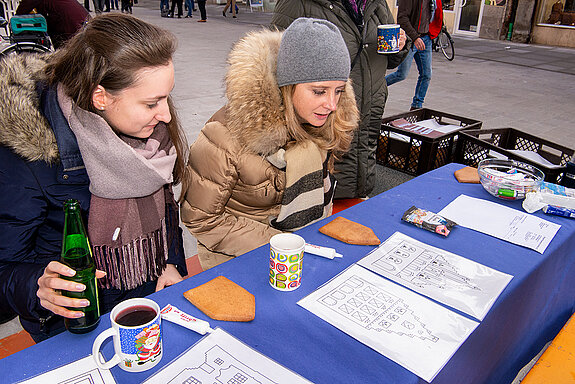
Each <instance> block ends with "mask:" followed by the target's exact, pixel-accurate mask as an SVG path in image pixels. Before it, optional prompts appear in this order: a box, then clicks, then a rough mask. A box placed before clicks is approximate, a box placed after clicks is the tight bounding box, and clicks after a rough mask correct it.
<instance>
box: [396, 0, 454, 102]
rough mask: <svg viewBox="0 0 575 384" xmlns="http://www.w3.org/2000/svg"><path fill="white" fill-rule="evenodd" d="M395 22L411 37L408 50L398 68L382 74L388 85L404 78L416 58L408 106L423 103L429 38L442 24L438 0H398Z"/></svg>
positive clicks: (429, 74) (430, 54)
mask: <svg viewBox="0 0 575 384" xmlns="http://www.w3.org/2000/svg"><path fill="white" fill-rule="evenodd" d="M398 4H399V7H398V11H397V22H398V23H399V25H400V26H401V28H403V29H404V30H405V32H406V33H407V36H409V37H410V38H411V40H413V46H412V47H411V49H410V50H409V54H408V55H407V57H406V58H405V60H404V61H403V63H401V65H400V66H399V67H398V68H397V71H395V72H393V73H390V74H389V75H387V76H385V81H386V82H387V85H388V86H390V85H392V84H395V83H397V82H399V81H402V80H405V79H406V78H407V75H408V74H409V70H410V69H411V64H412V63H413V60H415V64H416V65H417V70H418V71H419V76H418V77H417V84H416V85H415V95H414V96H413V100H412V102H411V107H410V110H414V109H418V108H421V107H423V102H424V101H425V95H426V94H427V89H428V88H429V82H430V81H431V61H432V60H431V57H432V52H431V40H433V39H434V38H436V37H437V35H438V34H439V32H440V31H441V26H442V25H443V9H442V7H441V0H398Z"/></svg>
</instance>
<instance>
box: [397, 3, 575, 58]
mask: <svg viewBox="0 0 575 384" xmlns="http://www.w3.org/2000/svg"><path fill="white" fill-rule="evenodd" d="M387 2H388V5H389V7H390V9H391V10H392V11H393V12H394V14H395V15H397V0H387ZM442 3H443V8H444V13H443V15H444V22H445V25H446V26H447V28H448V29H449V31H450V32H451V33H453V34H455V35H458V34H459V35H470V36H477V37H481V38H486V39H494V40H510V41H514V42H520V43H533V44H544V45H551V46H559V47H570V48H575V0H443V1H442Z"/></svg>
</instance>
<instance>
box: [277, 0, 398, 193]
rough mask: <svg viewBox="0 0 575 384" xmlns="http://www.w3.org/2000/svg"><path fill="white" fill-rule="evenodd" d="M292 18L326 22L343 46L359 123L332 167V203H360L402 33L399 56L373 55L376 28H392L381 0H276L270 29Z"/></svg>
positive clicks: (368, 184)
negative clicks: (353, 200) (337, 200)
mask: <svg viewBox="0 0 575 384" xmlns="http://www.w3.org/2000/svg"><path fill="white" fill-rule="evenodd" d="M298 17H315V18H318V19H325V20H328V21H330V22H332V23H333V24H335V25H336V26H337V27H338V28H339V30H340V31H341V34H342V36H343V39H344V40H345V43H346V46H347V49H348V52H349V56H350V57H351V75H350V77H351V80H352V82H353V88H354V90H355V98H356V100H357V106H358V108H359V110H360V112H361V120H360V123H359V129H358V130H357V131H356V132H355V136H354V137H353V140H352V143H351V147H350V149H349V151H348V152H347V153H345V154H344V155H343V157H342V158H341V160H339V161H338V162H336V164H335V171H336V172H335V173H334V175H335V177H336V179H337V188H336V190H335V197H336V198H365V197H367V196H368V195H369V194H370V193H371V192H372V190H373V187H374V185H375V177H376V175H375V165H376V150H377V138H378V137H379V135H380V128H381V119H382V116H383V110H384V107H385V101H386V99H387V86H386V84H385V72H386V70H387V69H390V68H395V67H397V66H398V65H399V63H401V61H402V60H403V58H404V57H405V55H406V54H407V48H406V47H405V33H403V32H402V33H401V36H400V42H399V48H400V50H401V51H400V52H399V53H396V54H391V55H380V54H378V53H377V26H378V25H380V24H394V23H395V21H394V19H393V15H392V14H391V12H390V10H389V8H388V6H387V2H386V0H332V1H327V0H279V1H278V2H277V4H276V7H275V10H274V14H273V16H272V21H271V24H272V26H275V27H279V28H287V27H288V26H289V25H290V24H291V23H292V22H293V20H295V19H296V18H298Z"/></svg>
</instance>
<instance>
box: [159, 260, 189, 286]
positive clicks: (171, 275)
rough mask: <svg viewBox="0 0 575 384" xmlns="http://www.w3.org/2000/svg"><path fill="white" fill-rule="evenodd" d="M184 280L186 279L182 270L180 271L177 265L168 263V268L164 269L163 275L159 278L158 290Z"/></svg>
mask: <svg viewBox="0 0 575 384" xmlns="http://www.w3.org/2000/svg"><path fill="white" fill-rule="evenodd" d="M182 280H184V279H183V278H182V276H180V272H178V270H177V269H176V266H175V265H173V264H168V265H166V269H164V272H163V273H162V275H161V276H160V277H159V278H158V282H157V283H156V292H158V291H160V290H162V289H164V288H166V287H169V286H170V285H173V284H176V283H179V282H180V281H182Z"/></svg>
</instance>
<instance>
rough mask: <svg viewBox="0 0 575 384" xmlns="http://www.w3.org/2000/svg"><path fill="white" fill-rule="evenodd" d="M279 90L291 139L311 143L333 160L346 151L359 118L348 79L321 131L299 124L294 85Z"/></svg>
mask: <svg viewBox="0 0 575 384" xmlns="http://www.w3.org/2000/svg"><path fill="white" fill-rule="evenodd" d="M280 90H281V93H282V99H283V103H284V105H285V118H286V124H287V129H288V132H289V135H290V137H291V139H293V140H295V141H301V140H313V141H314V142H315V143H316V144H317V145H318V146H319V147H320V148H321V149H323V150H326V151H331V152H332V153H333V155H334V156H335V157H336V158H339V156H341V155H342V154H343V153H345V152H347V150H348V149H349V145H350V143H351V140H352V139H353V134H354V130H355V129H356V128H357V123H358V119H359V111H358V109H357V105H356V102H355V96H354V93H353V88H352V86H351V80H348V81H347V83H346V84H345V88H344V92H345V95H343V94H342V96H341V97H340V99H339V102H338V104H337V109H336V110H335V112H333V113H330V115H329V116H328V118H327V120H326V122H325V124H324V125H323V126H322V127H321V129H315V128H314V129H309V128H310V127H311V126H310V125H309V124H302V123H300V121H299V119H298V116H297V113H296V111H295V108H294V105H293V94H294V91H295V84H292V85H286V86H283V87H280ZM348 95H350V96H348Z"/></svg>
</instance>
